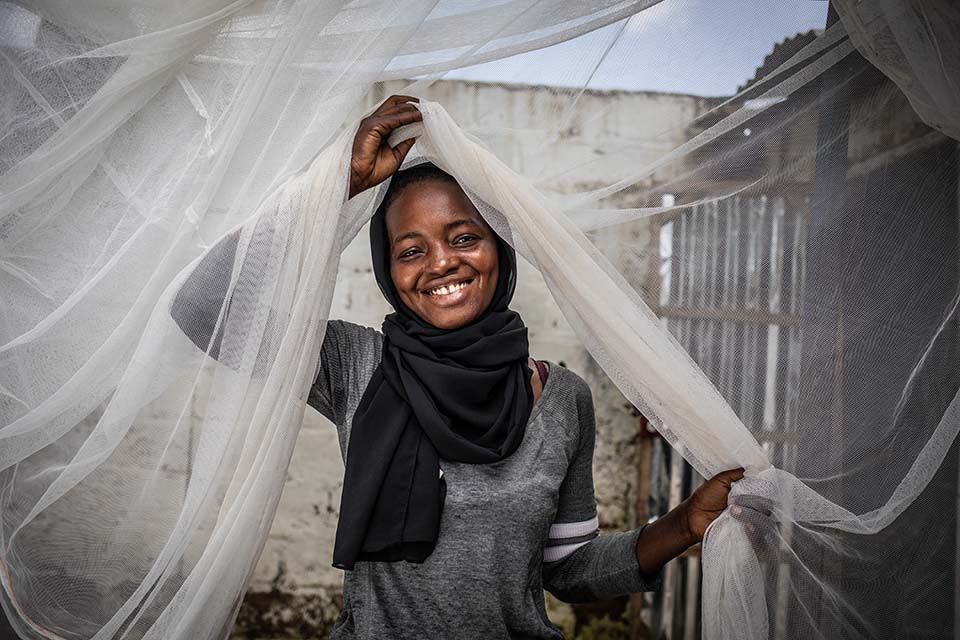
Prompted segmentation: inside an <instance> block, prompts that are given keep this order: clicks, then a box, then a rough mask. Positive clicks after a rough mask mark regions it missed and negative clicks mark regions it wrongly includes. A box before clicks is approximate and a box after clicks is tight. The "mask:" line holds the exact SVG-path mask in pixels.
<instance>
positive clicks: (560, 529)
mask: <svg viewBox="0 0 960 640" xmlns="http://www.w3.org/2000/svg"><path fill="white" fill-rule="evenodd" d="M599 527H600V520H599V518H597V516H593V517H592V518H590V519H589V520H583V521H581V522H560V523H557V524H553V525H550V533H548V534H547V537H548V538H550V539H552V540H562V539H563V538H578V537H580V536H585V535H587V534H588V533H593V532H594V531H596V530H597V529H598V528H599Z"/></svg>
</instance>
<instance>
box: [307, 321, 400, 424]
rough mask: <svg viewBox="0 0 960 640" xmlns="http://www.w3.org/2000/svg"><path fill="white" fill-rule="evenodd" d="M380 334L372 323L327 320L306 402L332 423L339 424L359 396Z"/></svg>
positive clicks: (377, 350)
mask: <svg viewBox="0 0 960 640" xmlns="http://www.w3.org/2000/svg"><path fill="white" fill-rule="evenodd" d="M381 335H382V334H380V333H379V332H378V331H377V330H376V329H373V328H372V327H365V326H362V325H358V324H354V323H352V322H346V321H344V320H330V321H328V322H327V330H326V333H325V334H324V338H323V345H322V346H321V347H320V364H319V367H318V372H317V377H316V379H315V380H314V382H313V385H312V386H311V388H310V394H309V396H308V397H307V404H308V405H310V406H311V407H313V408H314V409H316V410H317V411H319V412H320V413H321V414H323V415H324V416H325V417H326V418H327V419H329V420H330V421H331V422H333V423H334V424H336V425H338V426H339V425H343V424H344V423H345V421H346V414H347V410H348V407H349V406H351V404H356V402H357V401H358V400H359V395H360V394H362V390H363V387H365V386H366V382H367V381H368V380H369V377H370V374H371V373H372V371H373V368H375V366H376V364H377V362H378V361H379V353H380V345H381V343H382V337H381Z"/></svg>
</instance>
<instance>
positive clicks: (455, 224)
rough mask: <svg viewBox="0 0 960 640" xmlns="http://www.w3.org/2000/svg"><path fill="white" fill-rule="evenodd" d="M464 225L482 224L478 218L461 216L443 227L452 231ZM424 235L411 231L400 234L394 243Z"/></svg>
mask: <svg viewBox="0 0 960 640" xmlns="http://www.w3.org/2000/svg"><path fill="white" fill-rule="evenodd" d="M464 225H473V226H475V227H479V226H480V225H479V224H477V222H476V220H470V219H469V218H461V219H459V220H454V221H453V222H448V223H447V224H445V225H444V226H443V228H444V229H445V230H446V231H450V230H451V229H453V228H455V227H462V226H464ZM422 236H423V234H422V233H420V232H419V231H411V232H409V233H405V234H403V235H402V236H400V237H399V238H396V239H395V240H394V241H393V244H397V243H398V242H402V241H403V240H408V239H410V238H420V237H422Z"/></svg>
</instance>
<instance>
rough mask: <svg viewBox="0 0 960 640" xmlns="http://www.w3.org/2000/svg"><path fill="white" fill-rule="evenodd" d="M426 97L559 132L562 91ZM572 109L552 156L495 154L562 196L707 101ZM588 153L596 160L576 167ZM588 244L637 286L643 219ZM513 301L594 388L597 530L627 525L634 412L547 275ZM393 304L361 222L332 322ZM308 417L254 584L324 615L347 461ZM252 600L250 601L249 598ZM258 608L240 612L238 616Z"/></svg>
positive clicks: (471, 86) (621, 164)
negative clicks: (568, 317)
mask: <svg viewBox="0 0 960 640" xmlns="http://www.w3.org/2000/svg"><path fill="white" fill-rule="evenodd" d="M402 88H403V83H396V84H395V85H391V86H388V87H384V90H383V93H382V94H381V95H378V96H372V98H371V100H372V101H375V102H379V101H380V100H381V99H382V98H383V97H385V96H387V95H390V94H391V93H398V92H400V91H401V90H402ZM423 97H427V98H429V99H432V100H436V101H439V102H441V103H442V104H443V105H444V107H445V108H446V109H447V110H448V112H449V113H450V114H451V115H452V116H453V117H454V118H455V119H456V120H457V121H458V122H460V123H461V124H464V125H465V126H475V127H476V126H479V127H483V128H486V129H489V128H493V127H502V128H504V129H517V128H529V127H539V128H541V129H544V130H551V129H557V128H558V123H559V122H560V118H561V117H563V113H564V107H565V106H566V105H567V104H568V103H569V100H570V96H568V95H564V94H561V93H559V92H557V91H555V90H551V89H547V88H531V87H503V86H498V85H484V84H477V83H463V82H443V83H438V84H436V85H434V86H433V87H431V89H430V91H429V92H428V93H427V94H424V96H423ZM577 105H578V107H579V108H578V109H577V110H576V111H575V112H574V114H573V116H572V117H570V118H569V120H568V121H565V122H564V125H565V126H564V127H563V134H562V135H563V136H564V141H565V143H564V144H563V145H560V146H559V147H557V146H552V147H551V149H552V151H551V153H548V154H544V153H542V151H541V149H542V137H540V138H538V137H537V136H531V137H527V138H522V139H518V138H517V137H511V138H509V139H507V138H500V139H499V144H497V145H494V150H495V152H496V153H497V154H498V156H499V157H501V158H503V159H505V160H507V161H508V162H509V163H510V164H512V165H514V166H515V167H516V168H518V169H520V170H521V171H525V172H526V171H530V170H531V169H532V168H537V169H538V170H539V171H540V172H541V175H543V176H545V179H544V180H543V182H542V184H544V185H545V186H549V187H550V188H553V189H556V190H559V191H564V192H569V191H573V190H576V189H583V188H591V187H594V186H596V185H598V184H599V183H609V182H611V181H613V180H615V179H617V178H620V177H623V176H626V175H630V174H631V173H632V172H636V171H637V170H638V168H640V167H642V166H643V165H645V164H646V163H649V162H651V161H652V160H653V159H654V158H655V157H657V156H659V155H660V154H662V153H664V152H666V151H668V150H669V149H671V148H673V147H674V146H676V145H677V144H678V143H679V142H680V141H682V140H683V139H684V134H685V127H686V125H687V124H688V123H689V122H690V121H691V120H692V119H693V118H694V117H696V115H697V114H699V113H701V112H702V111H703V110H704V109H705V108H706V105H705V103H704V101H703V99H701V98H696V97H691V96H678V95H664V94H655V93H622V92H602V93H585V94H584V95H582V96H580V97H579V99H578V101H577ZM587 115H589V117H587ZM614 148H618V149H620V153H619V154H617V155H615V156H614V155H610V154H609V153H603V152H602V151H609V150H610V149H614ZM584 158H592V161H591V162H589V163H587V164H584V163H583V159H584ZM538 165H539V166H538ZM578 165H580V166H579V168H577V169H576V170H572V168H573V167H578ZM655 177H656V179H657V180H666V179H669V178H670V177H672V176H671V175H669V168H667V169H665V170H664V171H661V172H659V173H657V174H655ZM629 197H630V196H629V195H621V196H619V197H618V201H620V202H628V201H629ZM596 239H597V242H598V244H599V245H600V246H601V247H602V248H604V250H605V251H607V253H608V255H609V256H610V258H611V259H612V260H613V261H614V262H615V263H618V264H619V265H621V268H623V269H624V271H625V273H627V274H629V275H628V277H630V279H631V280H633V281H634V282H635V283H640V282H641V281H642V279H643V278H644V277H645V275H646V271H647V270H646V265H647V257H648V256H647V250H648V241H649V233H648V226H647V225H646V224H645V223H635V224H633V225H631V226H630V228H629V229H624V228H623V227H618V228H617V229H616V230H615V231H608V232H600V233H598V234H596ZM513 308H514V309H516V310H517V311H518V312H519V313H520V314H521V315H522V316H523V319H524V321H525V322H526V324H527V326H528V327H529V332H530V342H531V353H532V355H533V356H534V357H536V358H538V359H548V360H551V361H553V362H563V363H565V364H566V365H567V366H568V367H569V368H571V369H573V370H574V371H576V372H577V373H579V374H580V375H581V376H583V377H584V378H585V379H586V380H587V381H588V382H589V383H590V385H591V388H592V389H593V393H594V402H595V405H596V409H597V419H598V438H597V449H596V453H595V457H594V468H595V482H596V491H597V500H598V504H599V512H600V521H601V526H603V527H604V528H609V529H623V528H628V527H630V526H632V524H633V513H632V508H633V504H634V502H635V496H634V493H633V489H634V483H635V479H636V472H635V469H634V463H633V457H634V456H633V447H634V444H635V437H636V433H637V419H636V417H635V414H633V413H632V411H631V407H630V405H629V403H628V402H627V401H626V400H625V399H624V398H623V396H622V395H621V394H620V393H619V391H618V390H617V389H616V388H615V387H614V386H613V384H612V383H611V382H610V380H609V379H608V378H607V377H606V376H605V375H604V374H603V372H602V371H600V370H599V368H598V367H597V366H596V364H595V363H594V362H593V361H592V359H591V358H590V357H589V354H588V353H587V352H586V351H585V350H584V348H583V347H582V346H581V345H580V343H579V341H578V340H577V338H576V336H575V335H574V333H573V331H572V329H571V328H570V326H569V325H568V324H567V323H566V321H565V320H564V318H563V315H562V314H561V312H560V310H559V309H558V307H557V305H556V304H555V303H554V302H553V300H552V298H551V296H550V293H549V292H548V290H547V288H546V286H545V284H544V282H543V279H542V278H541V277H540V275H539V273H538V272H537V271H536V270H535V269H534V268H532V267H530V266H529V265H528V264H526V263H523V264H522V265H521V269H520V274H519V278H518V287H517V292H516V295H515V297H514V304H513ZM389 311H390V309H389V307H388V306H387V304H386V303H385V301H384V300H383V298H382V297H381V295H380V292H379V290H378V288H377V286H376V283H375V281H374V280H373V276H372V273H371V267H370V255H369V247H368V237H367V231H366V229H364V230H362V231H361V232H360V234H359V235H358V237H357V238H356V239H355V240H354V242H353V243H352V244H351V245H350V246H349V248H348V249H347V250H346V252H345V253H344V254H343V257H342V264H341V268H340V276H339V278H338V284H337V290H336V295H335V299H334V304H333V312H332V317H336V318H343V319H346V320H350V321H353V322H358V323H363V324H367V325H371V326H376V327H379V326H380V325H381V323H382V320H383V316H384V315H385V314H386V313H388V312H389ZM307 414H308V415H307V417H306V419H305V421H304V427H303V430H302V432H301V434H300V438H299V441H298V443H297V448H296V451H295V453H294V457H293V462H292V464H291V467H290V472H289V476H288V479H287V484H286V487H285V489H284V493H283V497H282V499H281V502H280V506H279V511H278V514H277V518H276V520H275V522H274V525H273V528H272V530H271V533H270V538H269V540H268V542H267V545H266V548H265V550H264V552H263V556H262V558H261V560H260V563H259V565H258V566H257V569H256V573H255V575H254V578H253V582H252V584H251V587H250V591H251V592H253V593H255V592H265V591H270V590H279V591H281V592H284V593H286V594H293V595H295V596H307V595H308V594H313V595H314V596H315V597H314V599H313V601H312V602H313V604H312V605H311V606H313V607H314V608H315V609H316V608H318V607H319V609H322V610H323V611H327V612H329V611H335V609H336V607H335V606H334V605H332V604H331V603H334V604H335V603H336V601H337V600H336V598H337V595H336V592H337V591H338V589H339V587H340V585H341V581H342V574H341V572H340V571H337V570H335V569H333V568H332V567H331V566H330V563H331V557H332V552H333V540H334V533H335V531H336V524H337V517H338V505H339V497H340V491H341V486H342V485H341V482H342V474H343V464H342V462H341V460H340V453H339V449H338V447H337V438H336V432H335V429H334V427H333V425H331V424H329V423H328V422H327V421H326V420H325V419H324V418H322V417H321V416H320V415H319V414H317V413H316V412H315V411H314V410H312V409H309V408H308V410H307ZM253 600H254V598H252V597H248V602H252V601H253ZM307 601H309V598H307V599H306V600H305V599H304V598H299V599H298V598H293V599H292V600H291V603H290V604H288V605H283V606H291V607H295V606H302V605H303V603H304V602H307ZM317 602H320V604H317ZM297 603H299V604H297ZM271 606H274V605H271ZM281 608H282V607H281ZM254 615H256V613H255V612H253V611H247V612H246V613H245V614H242V616H241V617H242V619H243V618H245V617H250V616H254ZM262 615H264V616H268V617H272V618H277V619H278V620H280V621H281V622H282V620H288V621H290V620H293V619H295V618H296V617H297V616H298V615H299V614H298V612H296V611H286V610H283V611H279V612H278V611H277V610H273V611H271V612H269V613H266V612H264V613H263V614H262ZM313 615H314V616H315V617H316V616H318V615H320V616H323V615H326V614H318V613H316V612H314V614H313ZM551 615H552V616H554V618H555V619H556V620H557V621H558V622H561V623H566V624H569V623H570V622H571V617H570V614H569V611H567V612H564V611H563V609H562V608H558V607H556V606H554V607H553V608H552V611H551ZM260 622H261V623H263V624H267V623H265V622H264V621H263V620H261V621H260ZM268 626H269V625H268ZM318 628H320V627H318Z"/></svg>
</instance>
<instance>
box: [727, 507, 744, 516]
mask: <svg viewBox="0 0 960 640" xmlns="http://www.w3.org/2000/svg"><path fill="white" fill-rule="evenodd" d="M730 511H732V512H733V515H735V516H738V515H740V514H741V513H743V509H741V508H740V507H733V508H731V509H730Z"/></svg>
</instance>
